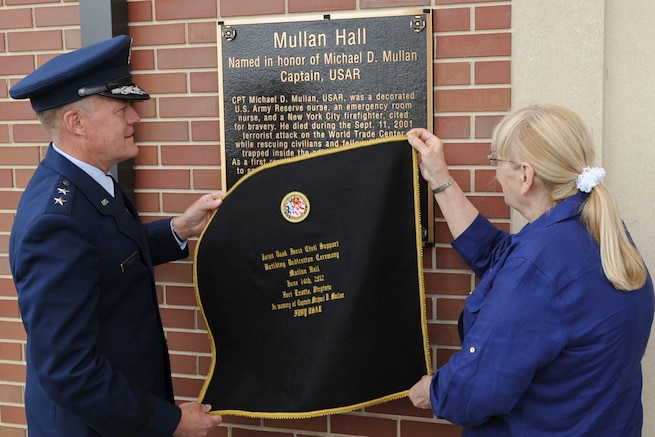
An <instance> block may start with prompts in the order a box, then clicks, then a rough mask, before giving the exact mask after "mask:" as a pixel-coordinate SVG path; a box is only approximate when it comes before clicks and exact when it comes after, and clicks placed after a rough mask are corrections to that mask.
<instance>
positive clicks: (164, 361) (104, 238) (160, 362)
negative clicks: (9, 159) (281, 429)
mask: <svg viewBox="0 0 655 437" xmlns="http://www.w3.org/2000/svg"><path fill="white" fill-rule="evenodd" d="M129 207H130V208H132V209H133V206H132V205H131V203H129ZM132 212H133V214H135V215H136V211H134V210H133V211H132ZM187 255H188V250H187V249H185V250H181V249H180V246H179V245H178V243H177V242H176V240H175V238H174V236H173V235H172V233H171V229H170V225H169V219H165V220H159V221H155V222H153V223H150V224H147V225H145V226H142V225H141V223H140V220H139V219H138V218H133V217H132V216H131V215H130V213H129V212H128V210H127V209H126V207H125V204H123V203H122V202H119V201H117V200H114V198H112V197H111V196H110V195H109V194H108V193H107V192H106V191H105V190H104V189H103V188H102V187H101V186H100V185H99V184H98V183H97V182H95V181H94V180H93V179H92V178H91V177H90V176H88V175H87V174H86V173H85V172H83V171H82V170H80V169H79V168H78V167H77V166H75V165H74V164H72V163H71V162H70V161H68V160H67V159H66V158H65V157H63V156H62V155H60V154H59V153H57V152H55V151H54V150H53V149H52V147H50V148H49V150H48V153H47V156H46V158H45V159H44V160H43V161H42V162H41V164H40V165H39V166H38V168H37V170H36V172H35V173H34V176H33V177H32V179H31V181H30V183H29V184H28V186H27V188H26V189H25V192H24V193H23V195H22V198H21V201H20V204H19V207H18V211H17V213H16V218H15V222H14V226H13V229H12V232H11V237H10V244H9V261H10V265H11V272H12V275H13V277H14V281H15V284H16V288H17V290H18V304H19V307H20V311H21V316H22V320H23V324H24V326H25V330H26V332H27V382H26V392H25V407H26V413H27V420H28V429H29V434H30V437H42V436H43V437H45V436H47V437H73V436H74V437H86V436H100V435H101V436H144V437H145V436H153V437H154V436H157V437H162V436H170V435H172V433H173V431H174V430H175V428H176V426H177V424H178V423H179V420H180V415H181V412H180V410H179V408H178V407H176V406H175V405H174V400H173V390H172V383H171V376H170V365H169V357H168V350H167V347H166V341H165V338H164V332H163V329H162V323H161V320H160V316H159V308H158V304H157V295H156V290H155V283H154V273H153V265H156V264H160V263H163V262H167V261H172V260H175V259H181V258H184V257H186V256H187Z"/></svg>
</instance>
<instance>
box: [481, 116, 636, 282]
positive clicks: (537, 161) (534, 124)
mask: <svg viewBox="0 0 655 437" xmlns="http://www.w3.org/2000/svg"><path fill="white" fill-rule="evenodd" d="M492 148H493V149H494V150H495V151H496V152H498V154H499V155H500V156H503V157H504V158H506V159H511V160H512V161H514V162H528V163H530V165H532V167H533V168H534V170H535V173H536V175H537V176H538V177H539V179H540V181H541V182H542V183H543V186H544V188H545V189H546V190H547V191H548V192H549V193H550V196H551V199H552V200H553V202H555V203H557V202H559V201H561V200H564V199H565V198H567V197H570V196H573V195H574V194H576V193H577V192H578V189H577V188H576V179H577V177H578V175H579V174H580V173H582V171H583V169H584V168H585V167H593V166H594V161H595V153H594V147H593V140H592V137H591V134H590V132H589V129H588V128H587V127H586V125H585V124H584V122H583V121H582V120H581V119H580V117H579V116H578V115H577V114H575V113H574V112H572V111H570V110H568V109H566V108H562V107H560V106H554V105H535V106H528V107H525V108H523V109H520V110H518V111H515V112H513V113H511V114H509V115H508V116H507V117H505V118H504V119H503V120H502V121H501V122H500V123H499V124H498V126H496V129H495V131H494V135H493V139H492ZM581 218H582V223H583V224H584V225H585V227H586V228H587V229H588V230H589V232H590V234H591V235H592V236H593V237H594V238H595V239H596V240H597V241H598V242H599V244H600V255H601V262H602V265H603V271H604V272H605V275H606V276H607V278H608V279H609V281H610V282H611V283H612V284H613V285H614V287H615V288H617V289H618V290H623V291H630V290H635V289H638V288H641V287H642V286H643V285H644V283H645V282H646V278H647V275H648V273H647V270H646V266H645V265H644V262H643V260H642V258H641V255H640V253H639V251H638V250H637V248H636V247H635V246H634V244H633V243H632V242H631V240H630V238H629V236H628V234H627V231H626V229H625V227H624V224H623V221H622V220H621V217H620V215H619V211H618V208H617V205H616V202H615V201H614V198H613V196H612V194H611V193H610V191H609V189H608V188H607V186H606V185H605V184H603V183H602V182H601V183H599V184H598V185H597V186H595V187H594V188H593V189H592V190H591V193H590V194H589V196H588V198H587V200H586V201H585V202H584V203H583V205H582V209H581Z"/></svg>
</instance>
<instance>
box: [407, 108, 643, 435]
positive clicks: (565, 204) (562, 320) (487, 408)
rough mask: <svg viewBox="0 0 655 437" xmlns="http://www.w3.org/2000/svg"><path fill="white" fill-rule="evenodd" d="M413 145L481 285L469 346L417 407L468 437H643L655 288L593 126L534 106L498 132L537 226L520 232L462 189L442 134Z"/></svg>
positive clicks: (422, 392) (519, 205)
mask: <svg viewBox="0 0 655 437" xmlns="http://www.w3.org/2000/svg"><path fill="white" fill-rule="evenodd" d="M408 138H409V143H410V144H411V146H412V147H414V148H415V149H416V151H417V152H418V154H419V162H420V168H421V174H422V175H423V177H424V178H425V179H426V180H427V181H428V182H429V183H430V184H431V186H432V187H433V191H434V193H435V199H436V201H437V203H438V205H439V208H440V209H441V211H442V213H443V215H444V218H445V219H446V221H447V223H448V226H449V229H450V231H451V233H452V234H453V237H454V239H455V240H454V242H453V247H454V248H455V249H456V250H457V251H458V253H459V254H460V255H461V256H462V258H463V259H464V260H465V261H466V262H467V263H468V265H470V266H471V269H472V270H473V271H474V272H475V273H476V274H477V275H478V277H479V278H480V283H479V285H478V286H477V287H476V289H475V290H474V291H473V292H472V293H471V295H470V296H469V297H468V298H467V299H466V305H465V308H464V311H463V312H462V316H461V318H460V324H459V328H460V336H461V340H462V350H461V351H459V352H457V353H455V354H454V355H453V356H452V357H451V359H450V360H449V361H448V362H447V363H446V364H445V365H444V366H442V367H441V368H439V369H438V370H437V371H436V372H435V373H434V375H432V376H424V377H423V378H422V379H421V381H419V382H417V384H416V385H415V386H414V387H412V389H411V390H410V393H409V396H410V399H411V400H412V402H413V403H414V405H415V406H416V407H419V408H432V411H433V412H434V414H435V415H436V416H438V417H442V418H445V419H447V420H449V421H451V422H453V423H456V424H460V425H462V426H463V428H464V435H465V436H530V437H534V436H612V437H616V436H639V435H641V427H642V422H643V410H642V405H641V387H642V372H641V359H642V357H643V355H644V351H645V349H646V344H647V341H648V336H649V334H650V328H651V324H652V321H653V305H654V304H653V284H652V281H651V278H650V275H649V274H648V271H647V269H646V266H645V265H644V262H643V260H642V258H641V255H640V253H639V251H638V250H637V248H636V247H635V246H634V244H633V243H632V240H631V239H630V236H629V234H628V232H627V230H626V229H625V228H624V225H623V223H622V221H621V218H620V217H619V213H618V209H617V206H616V204H615V202H614V200H613V198H612V195H611V193H610V191H609V190H608V188H607V186H605V185H604V184H603V183H602V179H603V177H604V175H605V171H604V170H603V169H602V168H599V167H594V161H595V156H594V148H593V142H592V139H591V135H590V133H589V131H588V129H587V128H586V126H585V125H584V123H583V122H582V121H581V119H580V118H579V117H578V116H577V115H576V114H574V113H573V112H571V111H569V110H567V109H564V108H561V107H558V106H531V107H527V108H524V109H521V110H518V111H516V112H514V113H512V114H510V115H508V116H507V117H506V118H505V119H503V120H502V121H501V122H500V124H499V125H498V126H497V127H496V130H495V132H494V136H493V139H492V146H491V149H492V150H491V154H490V155H489V156H488V159H489V163H490V164H491V165H493V166H496V178H497V180H498V182H499V183H500V185H501V187H502V190H503V195H504V197H505V202H506V203H507V204H508V205H509V206H510V207H512V208H514V209H516V210H517V211H518V212H519V213H521V214H522V215H523V216H524V217H525V218H526V219H527V221H528V224H527V225H526V226H525V227H524V228H523V229H522V230H521V231H520V232H519V233H517V234H514V235H510V234H508V233H506V232H502V231H500V230H498V229H496V228H495V227H494V226H493V225H492V224H491V223H490V222H489V221H488V220H487V219H485V218H484V217H483V216H482V215H480V213H479V211H478V210H477V209H476V208H475V207H474V206H473V204H472V203H471V202H470V201H469V200H468V199H467V198H466V196H465V195H464V193H463V192H462V190H461V189H460V188H459V186H458V185H457V184H456V183H454V181H453V179H452V178H451V177H450V175H449V173H448V167H447V164H446V162H445V159H444V154H443V143H442V141H441V140H440V139H439V138H437V137H436V136H434V135H433V134H432V133H430V132H429V131H427V130H425V129H414V130H412V131H410V132H409V133H408Z"/></svg>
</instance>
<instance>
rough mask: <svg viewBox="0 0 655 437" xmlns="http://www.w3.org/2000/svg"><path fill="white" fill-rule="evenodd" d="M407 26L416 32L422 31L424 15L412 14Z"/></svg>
mask: <svg viewBox="0 0 655 437" xmlns="http://www.w3.org/2000/svg"><path fill="white" fill-rule="evenodd" d="M409 27H411V28H412V30H414V32H416V33H419V32H423V29H425V17H423V16H421V15H416V16H414V17H413V18H412V20H411V21H410V22H409Z"/></svg>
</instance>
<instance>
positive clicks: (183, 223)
mask: <svg viewBox="0 0 655 437" xmlns="http://www.w3.org/2000/svg"><path fill="white" fill-rule="evenodd" d="M221 203H223V192H222V191H216V192H214V193H209V194H205V195H204V196H202V197H201V198H200V199H198V200H196V201H195V202H194V203H193V205H191V206H190V207H189V208H188V209H187V210H186V211H184V214H182V215H181V216H179V217H175V218H174V219H173V228H175V233H176V234H177V236H178V237H179V238H180V239H181V240H182V241H184V240H188V239H189V238H191V237H198V236H199V235H200V234H201V233H202V231H203V229H205V226H207V223H208V222H209V219H210V218H211V217H212V215H213V214H214V211H216V209H217V208H218V207H219V206H220V205H221Z"/></svg>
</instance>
